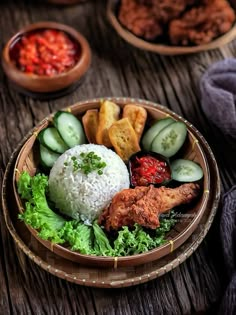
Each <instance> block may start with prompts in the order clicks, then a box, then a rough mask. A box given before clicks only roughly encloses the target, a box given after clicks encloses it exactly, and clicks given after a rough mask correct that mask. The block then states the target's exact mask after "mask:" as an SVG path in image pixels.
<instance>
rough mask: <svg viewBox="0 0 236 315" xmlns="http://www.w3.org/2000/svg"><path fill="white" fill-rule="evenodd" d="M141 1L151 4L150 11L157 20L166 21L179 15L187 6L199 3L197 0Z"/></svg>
mask: <svg viewBox="0 0 236 315" xmlns="http://www.w3.org/2000/svg"><path fill="white" fill-rule="evenodd" d="M139 1H142V0H139ZM143 2H144V3H145V2H146V3H149V6H150V5H151V6H152V11H153V13H154V14H155V16H156V17H157V19H158V21H161V22H162V23H168V22H169V21H171V20H172V19H175V18H177V17H179V16H180V15H181V14H182V13H183V12H184V11H185V10H186V8H187V7H188V6H191V5H193V4H195V3H197V2H198V3H199V0H198V1H197V0H146V1H145V0H143Z"/></svg>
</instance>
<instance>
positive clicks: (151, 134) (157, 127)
mask: <svg viewBox="0 0 236 315" xmlns="http://www.w3.org/2000/svg"><path fill="white" fill-rule="evenodd" d="M174 122H175V121H174V119H172V118H164V119H161V120H158V121H157V122H155V124H154V125H152V126H151V127H150V128H149V129H148V130H147V131H146V132H145V134H144V135H143V138H142V146H143V149H144V150H146V151H150V150H151V145H152V141H153V140H154V138H155V137H156V136H157V135H158V133H159V132H160V131H161V130H162V129H163V128H165V127H167V126H168V125H170V124H172V123H174Z"/></svg>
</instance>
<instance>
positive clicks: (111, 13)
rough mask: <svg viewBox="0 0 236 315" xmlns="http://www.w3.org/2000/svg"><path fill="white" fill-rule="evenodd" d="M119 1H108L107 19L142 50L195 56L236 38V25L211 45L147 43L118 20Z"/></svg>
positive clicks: (125, 38)
mask: <svg viewBox="0 0 236 315" xmlns="http://www.w3.org/2000/svg"><path fill="white" fill-rule="evenodd" d="M118 2H119V0H108V2H107V17H108V19H109V21H110V23H111V25H112V26H113V27H114V29H115V30H116V32H117V33H118V35H120V36H121V37H122V38H123V39H124V40H125V41H127V42H128V43H129V44H131V45H133V46H135V47H137V48H140V49H142V50H147V51H151V52H154V53H158V54H161V55H186V54H194V53H198V52H201V51H207V50H212V49H215V48H219V47H222V46H224V45H226V44H228V43H230V42H231V41H232V40H233V39H235V37H236V23H235V24H234V25H233V27H232V28H231V29H230V30H229V31H228V32H227V33H225V34H224V35H221V36H219V37H217V38H216V39H214V40H212V41H211V42H210V43H207V44H204V45H198V46H174V45H167V44H161V43H154V42H151V41H147V40H145V39H142V38H141V37H138V36H136V35H134V34H133V33H131V32H130V31H129V30H128V29H126V28H125V27H124V26H123V25H122V24H121V23H120V22H119V20H118V18H117V5H118ZM229 2H230V3H231V4H232V7H234V8H235V6H236V5H235V1H232V0H231V1H229Z"/></svg>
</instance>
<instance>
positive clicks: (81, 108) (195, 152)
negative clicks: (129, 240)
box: [13, 98, 216, 268]
mask: <svg viewBox="0 0 236 315" xmlns="http://www.w3.org/2000/svg"><path fill="white" fill-rule="evenodd" d="M108 99H109V100H112V101H114V102H115V103H117V104H118V105H120V106H121V108H123V106H124V105H125V104H127V103H129V104H131V103H134V104H139V105H141V106H143V107H144V108H146V110H147V112H148V121H149V122H150V121H151V120H152V119H160V118H164V117H167V116H171V117H172V118H174V119H175V120H177V121H183V122H184V123H185V124H186V125H187V128H188V137H187V140H186V143H185V145H184V147H183V150H182V151H183V152H182V157H183V158H186V159H190V160H193V161H195V162H197V163H199V164H200V165H201V167H202V168H203V171H204V179H203V191H202V195H201V197H200V198H199V199H198V201H197V202H195V203H194V205H193V206H191V207H188V209H187V215H186V216H184V217H182V218H181V220H179V222H178V223H176V225H175V227H174V228H173V229H172V230H171V231H170V232H169V233H168V235H167V242H166V243H165V244H164V245H162V246H160V247H158V248H156V249H153V250H150V251H148V252H146V253H143V254H138V255H133V256H126V257H115V258H114V257H101V256H90V255H82V254H80V253H78V252H74V251H71V250H70V249H69V248H66V247H64V246H62V245H56V244H52V243H51V242H49V241H44V240H42V239H40V238H39V237H38V235H37V231H36V230H34V229H32V228H30V227H29V226H27V228H28V229H29V230H30V232H31V233H32V235H33V236H34V237H35V238H37V239H38V241H40V242H41V243H42V244H43V245H44V246H46V247H47V248H48V249H50V250H51V251H53V252H54V253H56V254H57V255H59V256H62V257H64V258H66V259H69V260H71V261H75V262H78V263H81V264H86V265H93V266H100V267H112V266H114V267H115V268H116V267H117V266H118V267H121V266H123V267H124V266H126V267H127V266H135V265H140V264H144V263H148V262H151V261H154V260H157V259H159V258H161V257H164V256H166V255H168V254H169V253H171V252H172V251H173V250H175V249H177V248H178V247H179V246H180V245H182V244H183V243H184V242H185V241H186V240H187V239H188V238H189V237H190V235H191V234H192V233H193V232H194V230H195V229H196V228H197V226H198V224H199V222H200V220H201V218H202V216H203V214H204V212H205V211H206V209H207V207H209V198H215V197H216V196H212V195H211V194H210V185H211V176H210V172H209V165H208V161H207V158H206V156H205V153H204V150H203V147H204V146H205V144H206V141H205V139H204V138H203V136H202V135H201V134H200V133H199V132H198V131H197V129H196V128H194V127H193V126H192V124H190V123H189V122H187V121H186V120H184V119H183V118H182V117H180V116H178V115H177V114H175V113H174V112H172V111H170V110H168V109H167V108H165V107H163V106H161V105H157V104H154V103H151V102H148V101H144V100H139V99H131V98H108ZM101 100H102V99H95V100H89V101H84V102H80V103H77V104H75V105H73V106H70V107H69V109H70V110H71V112H72V113H73V114H75V115H76V116H77V117H78V118H81V116H82V115H83V114H84V113H85V112H86V110H88V109H93V108H99V107H100V102H101ZM67 109H68V108H67ZM52 117H53V114H52V115H50V116H48V117H47V118H46V119H44V120H43V121H42V122H41V123H40V124H39V125H38V126H36V127H35V128H34V130H33V131H32V134H31V135H30V136H29V137H28V139H27V140H26V142H25V144H24V145H23V147H22V149H21V151H20V153H19V155H18V157H17V160H16V163H15V172H14V176H13V186H14V194H15V198H16V201H17V205H18V209H19V212H23V211H24V206H23V202H22V200H21V198H20V196H19V195H18V193H17V188H16V184H17V181H18V179H19V174H20V173H22V171H23V170H26V171H28V172H29V173H30V174H31V175H34V174H35V172H36V170H37V167H38V163H39V156H38V146H37V143H36V136H37V134H38V133H39V132H40V131H41V130H42V129H44V128H46V127H47V126H48V125H49V124H50V122H51V120H52Z"/></svg>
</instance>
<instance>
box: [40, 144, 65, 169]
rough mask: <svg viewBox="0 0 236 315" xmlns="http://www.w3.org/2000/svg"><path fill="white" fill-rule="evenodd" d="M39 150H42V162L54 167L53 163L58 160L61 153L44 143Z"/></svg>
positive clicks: (44, 164)
mask: <svg viewBox="0 0 236 315" xmlns="http://www.w3.org/2000/svg"><path fill="white" fill-rule="evenodd" d="M39 152H40V160H41V164H42V165H43V166H46V167H53V164H54V163H55V162H56V160H57V159H58V158H59V156H60V154H58V153H55V152H53V151H51V150H49V149H48V148H47V147H45V146H44V145H43V144H40V147H39Z"/></svg>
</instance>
